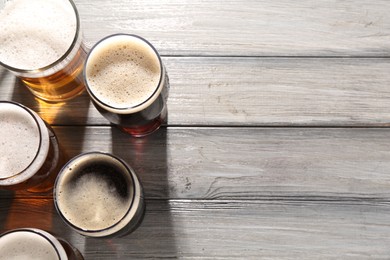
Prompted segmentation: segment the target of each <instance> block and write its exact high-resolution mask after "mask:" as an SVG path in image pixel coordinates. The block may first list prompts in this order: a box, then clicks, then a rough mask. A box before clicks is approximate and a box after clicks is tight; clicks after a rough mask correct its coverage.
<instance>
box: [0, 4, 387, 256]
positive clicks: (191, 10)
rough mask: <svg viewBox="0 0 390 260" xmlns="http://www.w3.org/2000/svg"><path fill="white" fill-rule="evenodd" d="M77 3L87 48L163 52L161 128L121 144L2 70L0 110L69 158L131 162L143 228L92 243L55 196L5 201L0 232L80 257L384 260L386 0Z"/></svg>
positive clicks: (81, 103)
mask: <svg viewBox="0 0 390 260" xmlns="http://www.w3.org/2000/svg"><path fill="white" fill-rule="evenodd" d="M75 3H76V5H77V7H78V9H79V12H80V16H81V20H82V26H83V29H84V35H85V39H86V42H87V44H88V45H89V46H91V44H93V43H95V42H96V41H97V40H99V39H100V38H102V37H104V36H106V35H108V34H113V33H118V32H127V33H135V34H139V35H141V36H144V37H145V38H147V39H148V40H150V41H151V42H152V43H153V44H154V45H155V46H156V48H157V49H158V50H159V51H160V53H161V54H162V55H163V61H164V63H165V65H166V67H167V70H168V73H169V77H170V82H171V89H170V97H169V102H168V107H169V118H168V122H167V126H164V127H163V128H162V129H161V130H160V131H158V132H157V133H155V134H153V135H151V136H148V137H146V138H143V139H134V138H131V137H129V136H127V135H125V134H124V133H122V132H120V131H119V130H117V129H116V128H113V127H111V126H109V124H108V123H107V121H106V120H105V119H104V118H103V117H102V116H101V115H100V114H99V113H98V112H97V111H96V109H95V108H94V107H93V106H92V104H91V103H90V100H89V98H88V96H87V94H86V93H84V94H83V95H81V96H80V97H77V98H75V99H74V100H72V101H69V102H67V103H62V104H47V103H44V102H38V101H37V100H35V99H34V98H33V97H32V95H31V94H30V93H29V92H28V91H27V90H26V88H24V87H23V86H22V85H21V83H20V82H19V81H18V80H16V79H15V77H14V76H12V75H11V74H10V73H8V72H6V71H5V70H3V69H0V99H1V100H14V101H17V102H20V103H23V104H25V105H27V106H28V107H31V108H32V109H34V110H35V111H37V112H38V113H39V114H40V115H41V116H42V118H44V119H45V120H46V121H47V122H48V123H50V124H51V125H54V130H55V132H56V134H57V135H58V138H59V140H60V142H61V143H62V145H63V147H64V150H65V151H66V153H67V154H68V155H69V156H70V157H71V156H74V155H77V154H79V153H81V152H88V151H93V150H99V151H105V152H112V153H114V154H116V155H118V156H120V157H122V158H123V159H125V160H126V161H127V162H129V163H130V164H131V165H132V167H133V168H134V169H135V170H136V172H137V173H138V175H139V177H140V179H141V181H142V183H143V186H144V188H145V196H146V199H147V210H146V214H145V219H144V222H143V223H142V225H141V226H140V228H139V229H138V230H137V231H136V232H134V233H133V234H131V235H129V236H126V237H124V238H115V239H88V238H84V237H82V236H80V235H78V234H76V233H75V232H73V231H71V230H70V229H69V228H68V227H66V225H65V224H64V223H63V222H62V221H61V220H60V219H59V217H58V215H57V213H56V212H55V210H54V207H53V201H52V197H51V195H50V194H42V195H31V194H28V193H26V192H16V193H13V192H7V191H0V232H2V231H5V230H9V229H12V228H18V227H36V228H42V229H45V230H47V231H49V232H52V233H54V234H55V235H57V236H60V237H63V238H65V239H67V240H68V241H69V242H71V243H72V244H73V245H74V246H76V247H77V248H78V249H79V250H80V251H81V252H82V253H83V255H84V257H85V259H86V260H88V259H130V258H135V259H139V258H152V259H155V258H193V259H198V258H201V259H229V258H232V259H389V258H390V249H389V248H390V247H389V244H390V243H389V242H390V241H389V237H390V235H389V234H390V229H389V227H390V225H389V219H390V207H389V202H390V174H389V172H390V149H389V145H388V142H389V140H390V132H389V131H388V126H389V123H390V102H389V100H390V91H389V86H390V73H389V72H390V62H389V61H390V44H389V43H390V26H389V24H390V16H389V15H388V10H389V9H390V2H389V1H387V0H378V1H374V2H373V1H368V0H348V1H338V0H331V1H329V0H319V1H309V0H303V1H295V2H294V1H287V0H276V1H238V0H234V1H228V2H226V1H225V2H223V3H222V2H218V1H203V0H195V1H123V0H110V1H108V0H95V1H84V0H75ZM349 127H352V128H349Z"/></svg>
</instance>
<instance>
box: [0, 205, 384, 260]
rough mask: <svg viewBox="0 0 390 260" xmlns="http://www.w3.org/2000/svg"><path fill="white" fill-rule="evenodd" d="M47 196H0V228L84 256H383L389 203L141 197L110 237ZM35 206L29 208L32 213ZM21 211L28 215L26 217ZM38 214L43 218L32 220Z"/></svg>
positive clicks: (378, 257) (290, 257)
mask: <svg viewBox="0 0 390 260" xmlns="http://www.w3.org/2000/svg"><path fill="white" fill-rule="evenodd" d="M52 203H53V202H52V201H51V200H47V201H45V202H44V203H42V200H38V201H36V200H29V201H28V202H26V201H25V200H20V199H14V200H13V201H12V205H9V204H8V203H7V202H6V201H4V200H0V215H2V216H3V215H5V214H8V216H12V219H11V218H10V217H9V218H8V219H6V220H5V222H2V228H1V231H4V230H8V229H11V228H16V227H20V226H19V225H17V221H18V220H23V223H24V224H25V225H28V226H30V227H36V228H41V229H45V230H50V231H51V232H52V233H53V234H55V235H56V236H58V237H62V238H64V239H66V240H68V241H69V242H70V243H71V244H73V245H74V246H75V247H76V248H78V249H79V250H80V251H81V252H82V253H83V255H84V257H85V260H89V259H133V258H134V259H141V258H142V259H144V258H145V259H155V258H164V259H165V258H190V259H195V258H202V259H238V258H239V259H260V258H261V259H324V258H326V259H340V258H342V259H354V260H355V259H387V258H388V257H389V255H390V251H389V247H388V245H389V243H390V238H389V236H388V234H389V232H390V226H389V222H388V216H389V214H390V207H389V204H388V203H364V202H359V203H356V202H355V203H354V202H352V203H351V202H349V203H343V202H312V201H303V202H296V201H295V202H294V201H257V200H239V201H235V200H223V201H219V200H213V201H209V200H207V201H202V200H191V201H187V200H169V201H165V200H147V201H146V205H147V208H146V212H145V217H144V220H143V222H142V224H141V226H140V227H139V228H138V229H137V230H136V231H135V232H134V233H132V234H130V235H127V236H125V237H121V238H114V239H93V238H85V237H82V236H81V235H78V234H76V233H75V232H73V231H71V230H70V228H68V227H67V226H66V225H65V224H64V223H63V222H62V220H61V219H59V216H58V214H57V213H56V212H55V211H52V207H53V206H52ZM32 210H33V211H32ZM26 214H28V216H31V217H30V218H26V217H25V216H26ZM39 216H41V217H42V218H43V219H45V220H46V222H42V221H41V222H39V221H33V220H34V219H39Z"/></svg>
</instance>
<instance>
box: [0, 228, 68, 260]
mask: <svg viewBox="0 0 390 260" xmlns="http://www.w3.org/2000/svg"><path fill="white" fill-rule="evenodd" d="M17 232H30V233H34V234H36V235H39V236H41V237H42V238H44V239H45V240H46V241H48V242H49V243H50V245H51V246H52V247H53V248H54V250H55V252H56V254H57V256H58V259H60V260H61V259H62V258H61V254H60V252H59V250H58V248H57V246H56V245H55V243H54V242H53V241H52V240H51V239H50V237H48V236H47V235H50V236H52V237H53V238H54V239H56V240H57V242H58V243H59V245H61V242H60V241H59V240H58V239H57V238H56V237H55V236H53V235H52V234H50V233H49V232H47V231H44V230H41V229H38V228H16V229H11V230H8V231H6V232H4V233H1V234H0V238H2V237H4V236H6V235H9V234H12V233H17ZM61 247H62V245H61ZM62 249H63V250H64V251H63V252H64V253H65V255H66V257H67V258H68V256H67V254H66V251H65V248H63V247H62Z"/></svg>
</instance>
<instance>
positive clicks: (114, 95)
mask: <svg viewBox="0 0 390 260" xmlns="http://www.w3.org/2000/svg"><path fill="white" fill-rule="evenodd" d="M160 76H161V68H160V62H159V59H158V56H157V55H156V53H155V52H154V51H153V49H152V48H151V47H150V46H149V45H147V44H146V43H145V42H143V41H141V40H139V39H138V38H133V37H128V36H116V37H112V38H110V39H109V40H105V41H103V42H101V43H100V44H99V45H98V46H97V47H96V48H95V49H94V50H93V51H92V53H91V54H90V56H89V58H88V62H87V67H86V78H87V81H88V87H89V89H90V91H91V92H92V93H93V94H94V95H95V96H96V98H97V99H99V100H100V101H102V102H103V103H105V104H107V105H109V106H111V107H114V108H119V109H123V108H131V107H134V106H137V105H139V104H141V103H142V102H144V101H145V100H147V99H148V98H149V97H151V96H152V95H153V93H154V92H155V90H156V89H157V87H158V84H159V80H160Z"/></svg>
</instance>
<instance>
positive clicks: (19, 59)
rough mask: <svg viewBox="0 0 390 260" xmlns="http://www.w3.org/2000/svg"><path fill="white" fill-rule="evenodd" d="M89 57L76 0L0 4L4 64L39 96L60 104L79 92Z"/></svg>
mask: <svg viewBox="0 0 390 260" xmlns="http://www.w3.org/2000/svg"><path fill="white" fill-rule="evenodd" d="M85 58H86V50H85V47H84V45H83V43H82V33H81V30H80V19H79V15H78V12H77V9H76V6H75V4H74V3H73V2H72V1H71V0H50V1H47V0H34V1H31V0H0V65H2V66H3V67H5V68H7V69H8V70H10V71H11V72H13V73H14V74H15V75H16V76H18V77H19V78H20V79H21V80H22V82H23V83H24V84H25V85H26V86H27V88H28V89H29V90H30V91H31V92H32V93H33V94H34V95H35V96H36V97H38V98H40V99H43V100H46V101H49V102H59V101H64V100H67V99H70V98H72V97H74V96H76V95H78V94H80V93H81V92H82V91H83V90H84V89H85V86H84V80H83V77H82V70H83V67H84V61H85Z"/></svg>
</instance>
